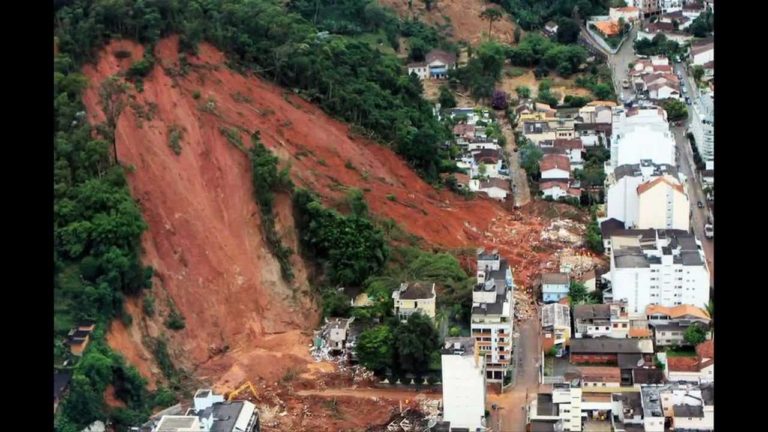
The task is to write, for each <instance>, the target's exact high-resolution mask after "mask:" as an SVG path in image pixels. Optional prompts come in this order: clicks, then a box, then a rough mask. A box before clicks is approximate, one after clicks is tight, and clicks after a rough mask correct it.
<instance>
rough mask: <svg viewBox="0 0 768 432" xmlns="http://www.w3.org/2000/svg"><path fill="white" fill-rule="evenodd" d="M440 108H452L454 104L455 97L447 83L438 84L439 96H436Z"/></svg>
mask: <svg viewBox="0 0 768 432" xmlns="http://www.w3.org/2000/svg"><path fill="white" fill-rule="evenodd" d="M438 102H440V108H443V109H445V108H453V107H455V106H456V97H455V96H454V95H453V92H452V91H451V89H450V88H449V87H448V86H447V85H442V86H440V96H439V97H438Z"/></svg>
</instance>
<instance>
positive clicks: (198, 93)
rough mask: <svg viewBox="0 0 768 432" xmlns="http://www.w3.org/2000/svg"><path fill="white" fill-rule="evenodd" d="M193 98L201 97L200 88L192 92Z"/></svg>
mask: <svg viewBox="0 0 768 432" xmlns="http://www.w3.org/2000/svg"><path fill="white" fill-rule="evenodd" d="M192 99H194V100H198V99H200V90H195V91H193V92H192Z"/></svg>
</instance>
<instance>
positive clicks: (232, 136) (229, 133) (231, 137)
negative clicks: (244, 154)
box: [219, 126, 245, 151]
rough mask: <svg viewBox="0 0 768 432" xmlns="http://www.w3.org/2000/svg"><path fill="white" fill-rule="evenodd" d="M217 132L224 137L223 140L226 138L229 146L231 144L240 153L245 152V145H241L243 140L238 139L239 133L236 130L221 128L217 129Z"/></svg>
mask: <svg viewBox="0 0 768 432" xmlns="http://www.w3.org/2000/svg"><path fill="white" fill-rule="evenodd" d="M219 132H221V134H222V135H224V138H226V139H227V141H228V142H229V143H230V144H232V145H233V146H235V147H237V148H238V149H240V150H242V151H245V145H243V139H242V138H241V137H240V131H239V130H237V128H234V127H231V128H228V127H224V126H221V127H220V128H219Z"/></svg>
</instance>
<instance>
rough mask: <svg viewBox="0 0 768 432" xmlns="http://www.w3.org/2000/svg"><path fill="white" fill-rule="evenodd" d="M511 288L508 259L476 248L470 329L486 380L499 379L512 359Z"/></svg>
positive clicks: (511, 281)
mask: <svg viewBox="0 0 768 432" xmlns="http://www.w3.org/2000/svg"><path fill="white" fill-rule="evenodd" d="M513 290H514V282H513V280H512V269H511V268H510V267H509V264H508V263H507V261H506V260H502V259H501V256H500V255H499V254H498V252H497V251H492V252H486V251H485V250H480V251H478V254H477V284H476V285H475V288H474V290H473V291H472V318H471V323H470V328H471V332H472V337H473V338H474V339H475V342H476V343H477V349H478V353H479V354H480V355H484V356H485V364H486V377H487V380H488V381H489V382H501V381H502V379H503V378H504V374H506V372H507V371H508V370H509V366H510V363H511V361H512V330H513V322H514V320H513V313H514V300H513V296H512V292H513Z"/></svg>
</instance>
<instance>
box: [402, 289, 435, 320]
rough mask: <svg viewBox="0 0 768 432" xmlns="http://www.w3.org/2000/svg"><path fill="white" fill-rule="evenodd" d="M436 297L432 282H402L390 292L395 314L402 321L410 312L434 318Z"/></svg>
mask: <svg viewBox="0 0 768 432" xmlns="http://www.w3.org/2000/svg"><path fill="white" fill-rule="evenodd" d="M436 298H437V295H436V294H435V283H434V282H403V283H401V284H400V288H399V289H398V290H396V291H394V292H393V293H392V300H394V308H395V316H396V317H398V318H399V319H400V321H403V322H404V321H407V320H408V317H409V316H411V315H412V314H414V313H416V312H420V313H422V314H424V315H426V316H428V317H430V318H432V319H433V320H434V319H435V300H436Z"/></svg>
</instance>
